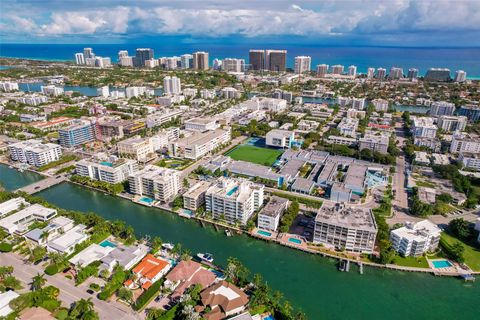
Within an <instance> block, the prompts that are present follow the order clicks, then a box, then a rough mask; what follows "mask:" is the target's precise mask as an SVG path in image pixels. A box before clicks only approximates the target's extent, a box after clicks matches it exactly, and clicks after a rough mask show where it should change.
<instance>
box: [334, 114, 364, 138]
mask: <svg viewBox="0 0 480 320" xmlns="http://www.w3.org/2000/svg"><path fill="white" fill-rule="evenodd" d="M358 124H359V120H358V119H355V118H342V120H341V121H340V123H339V124H338V126H337V129H338V130H339V131H340V134H342V135H344V136H347V137H356V135H357V129H358Z"/></svg>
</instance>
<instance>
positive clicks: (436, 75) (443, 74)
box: [424, 68, 451, 82]
mask: <svg viewBox="0 0 480 320" xmlns="http://www.w3.org/2000/svg"><path fill="white" fill-rule="evenodd" d="M424 79H425V80H426V81H438V82H446V81H450V79H451V78H450V69H447V68H430V69H428V71H427V73H426V74H425V78H424Z"/></svg>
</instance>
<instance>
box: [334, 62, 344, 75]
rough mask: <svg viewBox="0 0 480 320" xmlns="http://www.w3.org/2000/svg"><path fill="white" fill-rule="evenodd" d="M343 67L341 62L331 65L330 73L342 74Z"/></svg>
mask: <svg viewBox="0 0 480 320" xmlns="http://www.w3.org/2000/svg"><path fill="white" fill-rule="evenodd" d="M344 69H345V67H344V66H342V65H341V64H336V65H333V66H332V74H343V71H344Z"/></svg>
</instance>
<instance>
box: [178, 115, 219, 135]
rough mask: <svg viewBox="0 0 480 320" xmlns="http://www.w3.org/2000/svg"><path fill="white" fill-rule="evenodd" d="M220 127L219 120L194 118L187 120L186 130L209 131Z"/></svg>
mask: <svg viewBox="0 0 480 320" xmlns="http://www.w3.org/2000/svg"><path fill="white" fill-rule="evenodd" d="M217 128H218V124H217V121H216V120H215V119H212V118H192V119H189V120H186V121H185V130H192V131H200V132H203V131H207V130H215V129H217Z"/></svg>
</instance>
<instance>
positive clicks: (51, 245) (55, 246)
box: [47, 224, 90, 254]
mask: <svg viewBox="0 0 480 320" xmlns="http://www.w3.org/2000/svg"><path fill="white" fill-rule="evenodd" d="M85 228H86V227H85V226H84V225H83V224H79V225H76V226H75V227H73V228H72V229H70V230H68V231H67V232H65V233H64V234H61V235H60V236H58V237H56V238H54V239H53V240H51V241H49V242H48V243H47V250H48V251H50V252H58V253H65V254H71V253H72V252H73V251H74V250H75V247H76V246H77V245H78V244H80V243H82V242H84V241H86V240H87V239H88V238H89V237H90V236H89V235H88V234H87V233H85V232H84V230H85Z"/></svg>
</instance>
